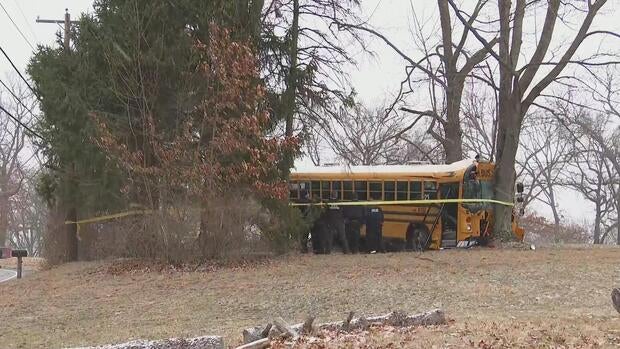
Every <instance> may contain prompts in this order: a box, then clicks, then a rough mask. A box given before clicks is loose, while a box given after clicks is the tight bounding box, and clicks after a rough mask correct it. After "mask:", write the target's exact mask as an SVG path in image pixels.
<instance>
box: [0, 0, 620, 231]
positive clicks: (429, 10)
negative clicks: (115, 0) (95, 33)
mask: <svg viewBox="0 0 620 349" xmlns="http://www.w3.org/2000/svg"><path fill="white" fill-rule="evenodd" d="M468 1H469V0H468ZM461 2H463V1H461ZM575 2H576V3H577V5H579V4H578V3H579V1H575ZM362 3H363V15H362V17H364V18H370V23H371V24H372V25H373V26H374V27H375V28H377V29H379V30H380V31H381V32H382V33H384V34H385V35H386V36H388V37H390V38H391V39H393V40H394V42H395V43H397V44H399V45H400V46H401V47H403V48H404V50H406V51H407V52H408V53H410V54H411V55H412V56H415V48H414V46H413V45H412V44H411V32H410V30H409V28H410V25H411V23H412V16H411V13H412V11H411V6H413V7H414V8H415V11H416V15H417V16H418V18H419V19H420V20H421V21H422V22H424V23H426V28H427V29H428V30H431V31H432V30H434V28H437V27H438V24H437V21H436V18H437V14H436V10H435V8H436V3H437V2H436V0H413V2H410V1H409V0H363V1H362ZM463 3H466V4H469V2H463ZM471 3H473V1H471ZM619 3H620V1H618V0H609V3H608V4H607V5H606V7H605V10H604V12H605V13H603V15H602V16H600V17H599V18H597V20H596V22H595V25H594V27H597V28H601V29H606V30H611V31H615V32H620V21H619V20H618V15H619V14H620V11H617V10H618V9H619V7H620V4H619ZM0 4H2V5H3V7H4V9H2V8H0V18H1V19H0V46H2V48H3V49H4V50H5V51H6V52H7V54H8V55H9V56H10V57H11V58H12V59H13V61H14V63H15V64H16V65H17V67H18V68H19V69H20V70H21V71H22V72H23V71H24V69H25V67H26V66H27V64H28V60H29V58H30V56H31V54H32V49H31V47H30V46H29V44H28V42H30V44H32V45H33V46H36V44H46V45H49V44H54V41H55V39H56V33H57V32H58V31H59V30H60V29H61V28H60V26H58V25H56V24H38V23H36V22H35V20H36V18H37V17H38V16H40V18H41V19H59V20H61V19H63V18H64V13H65V8H68V9H69V12H70V13H71V14H72V16H73V17H74V18H76V17H78V16H79V14H80V13H81V12H91V11H92V1H89V0H0ZM412 4H413V5H412ZM4 10H6V12H8V16H10V17H11V18H12V19H13V21H15V23H16V25H17V27H19V29H20V30H21V31H22V33H23V35H24V36H25V37H26V39H24V38H23V37H22V36H21V34H20V33H19V32H18V30H17V29H16V28H15V26H14V25H13V23H11V21H10V20H9V17H8V16H7V13H4ZM535 17H536V18H530V19H529V20H530V22H531V23H534V22H535V23H540V22H542V20H543V18H544V17H543V14H540V16H538V15H537V16H535ZM538 17H539V18H538ZM574 24H575V25H574V26H573V25H572V24H571V23H561V24H560V26H561V30H560V31H558V34H557V35H555V36H554V39H555V40H554V41H555V42H562V41H564V38H567V37H568V36H570V35H574V32H575V31H574V29H575V26H576V24H577V23H574ZM526 29H530V34H533V31H532V28H531V27H529V28H526ZM27 41H28V42H27ZM619 43H620V42H618V41H613V40H609V39H605V40H596V41H593V42H590V43H589V44H588V45H587V46H585V47H584V49H582V50H581V51H580V54H582V55H586V54H588V53H591V52H594V51H596V50H597V49H599V48H600V47H606V48H609V47H614V49H615V48H616V47H620V45H619ZM608 45H611V46H608ZM370 49H371V50H372V51H374V52H375V53H376V56H375V57H368V56H366V55H357V60H358V66H357V67H356V68H354V69H352V70H351V80H352V82H353V85H354V87H355V89H356V90H357V91H358V93H359V97H360V99H361V100H362V101H363V102H364V103H366V104H367V105H371V106H372V105H377V104H379V103H380V102H381V101H383V100H385V99H386V98H389V96H390V95H392V94H393V93H394V92H395V90H396V89H397V88H398V84H399V81H400V80H401V79H402V78H403V76H404V73H403V67H404V63H403V61H402V60H401V59H400V58H399V57H397V56H396V55H395V54H394V53H393V52H392V51H391V50H388V49H387V48H386V47H385V46H384V45H383V44H382V43H380V42H378V41H376V40H371V41H370ZM11 70H12V69H11V67H10V65H9V63H8V62H7V61H6V60H5V59H4V58H3V57H0V74H1V75H2V76H3V77H5V76H6V74H8V73H9V72H11ZM563 199H564V202H563V204H562V209H563V210H565V212H566V215H567V216H568V217H571V218H572V219H574V220H581V219H583V218H584V217H586V216H587V212H588V211H589V210H584V206H583V200H582V199H580V197H579V196H578V195H576V194H571V193H565V194H564V195H563Z"/></svg>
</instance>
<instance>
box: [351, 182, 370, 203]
mask: <svg viewBox="0 0 620 349" xmlns="http://www.w3.org/2000/svg"><path fill="white" fill-rule="evenodd" d="M362 183H363V185H361V184H362ZM358 184H360V186H363V187H364V189H363V190H364V196H363V197H360V195H359V190H358V188H357V187H358ZM360 189H361V188H360ZM353 191H354V192H355V193H356V194H357V199H358V200H360V201H367V200H368V180H366V179H364V180H353Z"/></svg>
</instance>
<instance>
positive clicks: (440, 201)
mask: <svg viewBox="0 0 620 349" xmlns="http://www.w3.org/2000/svg"><path fill="white" fill-rule="evenodd" d="M455 203H491V204H498V205H504V206H514V205H515V204H514V203H512V202H506V201H499V200H493V199H435V200H399V201H342V202H316V203H291V204H290V205H291V206H383V205H427V204H455Z"/></svg>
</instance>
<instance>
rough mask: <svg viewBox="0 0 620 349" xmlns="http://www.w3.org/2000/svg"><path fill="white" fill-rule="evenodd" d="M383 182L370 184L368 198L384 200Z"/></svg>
mask: <svg viewBox="0 0 620 349" xmlns="http://www.w3.org/2000/svg"><path fill="white" fill-rule="evenodd" d="M382 189H383V182H370V183H369V184H368V198H369V199H373V200H383V195H382V194H383V190H382Z"/></svg>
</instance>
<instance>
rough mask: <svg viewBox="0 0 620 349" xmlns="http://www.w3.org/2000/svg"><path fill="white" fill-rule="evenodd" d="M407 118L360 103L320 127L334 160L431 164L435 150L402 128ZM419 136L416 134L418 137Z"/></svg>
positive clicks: (383, 108)
mask: <svg viewBox="0 0 620 349" xmlns="http://www.w3.org/2000/svg"><path fill="white" fill-rule="evenodd" d="M404 118H406V115H403V114H402V113H398V112H396V111H392V112H389V113H386V112H385V107H379V108H374V109H369V108H367V107H365V106H363V105H361V104H356V105H354V106H353V107H350V108H341V110H340V113H339V115H338V117H335V118H334V119H333V121H332V123H331V124H330V125H322V129H323V130H328V131H327V132H325V133H323V134H322V135H323V137H324V139H325V141H326V142H327V143H328V144H329V145H330V146H331V148H332V150H333V151H334V153H335V154H336V156H337V157H339V158H340V159H342V160H343V161H345V162H346V163H347V164H349V165H378V164H403V163H407V162H410V161H414V160H422V161H424V160H426V161H433V160H435V159H434V157H435V155H436V154H437V147H436V146H433V145H431V144H430V143H429V142H428V141H429V140H430V137H427V138H428V139H424V138H423V137H411V135H410V134H409V133H410V132H411V128H412V127H413V125H414V124H415V123H413V124H411V125H410V126H411V127H403V125H405V124H404V122H403V120H404ZM418 136H419V135H418Z"/></svg>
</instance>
